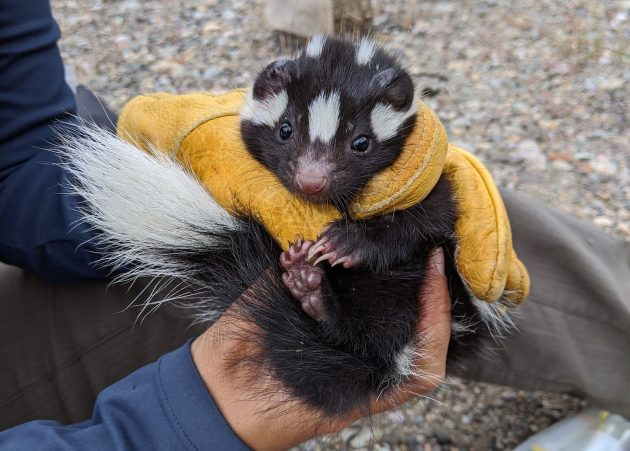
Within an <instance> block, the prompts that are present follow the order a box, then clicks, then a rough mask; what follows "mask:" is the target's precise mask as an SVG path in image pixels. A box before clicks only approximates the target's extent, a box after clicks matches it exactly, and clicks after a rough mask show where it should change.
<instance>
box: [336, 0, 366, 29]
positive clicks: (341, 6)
mask: <svg viewBox="0 0 630 451" xmlns="http://www.w3.org/2000/svg"><path fill="white" fill-rule="evenodd" d="M333 17H334V24H335V33H336V34H339V35H344V36H354V37H360V36H365V35H366V34H369V33H370V30H371V27H372V19H373V18H374V10H373V9H372V3H371V1H370V0H333Z"/></svg>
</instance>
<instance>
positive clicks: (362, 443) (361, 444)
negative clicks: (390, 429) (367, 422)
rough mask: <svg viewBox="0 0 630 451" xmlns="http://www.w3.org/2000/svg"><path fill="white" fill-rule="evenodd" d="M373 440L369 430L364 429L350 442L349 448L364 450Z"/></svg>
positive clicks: (367, 428)
mask: <svg viewBox="0 0 630 451" xmlns="http://www.w3.org/2000/svg"><path fill="white" fill-rule="evenodd" d="M374 439H375V437H374V434H372V431H371V430H370V428H369V427H365V428H363V429H361V430H360V431H359V433H358V434H357V435H355V436H354V437H353V438H352V440H350V446H352V447H353V448H366V447H367V446H368V445H369V444H370V442H372V441H373V440H374Z"/></svg>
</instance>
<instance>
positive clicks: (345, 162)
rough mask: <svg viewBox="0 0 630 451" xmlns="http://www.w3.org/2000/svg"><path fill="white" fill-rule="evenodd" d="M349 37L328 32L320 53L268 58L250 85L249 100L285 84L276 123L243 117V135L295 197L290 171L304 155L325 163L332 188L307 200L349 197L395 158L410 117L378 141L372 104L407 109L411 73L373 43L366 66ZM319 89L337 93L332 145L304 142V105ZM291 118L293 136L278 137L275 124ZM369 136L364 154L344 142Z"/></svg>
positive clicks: (347, 199)
mask: <svg viewBox="0 0 630 451" xmlns="http://www.w3.org/2000/svg"><path fill="white" fill-rule="evenodd" d="M355 53H356V47H355V45H354V44H353V43H351V42H347V41H343V40H339V39H333V38H328V39H327V40H326V44H325V46H324V49H323V51H322V55H321V57H320V58H317V59H314V58H310V57H308V56H307V55H306V53H303V54H302V55H301V56H300V57H299V58H297V59H295V60H291V61H286V60H280V61H276V62H273V63H271V64H270V65H269V66H267V67H266V68H265V69H264V70H263V71H262V72H261V74H260V75H259V76H258V78H257V80H256V82H255V84H254V89H253V96H254V98H255V99H258V100H263V99H265V98H266V97H267V96H269V95H272V94H276V93H278V92H279V91H281V90H283V89H284V90H286V92H287V94H288V97H289V105H288V107H287V109H286V110H285V112H284V114H283V116H282V118H281V119H280V120H279V121H278V123H277V124H276V127H268V126H267V125H256V124H254V123H252V122H250V121H243V122H242V124H241V131H242V136H243V139H244V141H245V143H246V145H247V147H248V149H249V150H250V152H251V153H252V155H253V156H254V157H256V158H257V159H258V160H259V161H260V162H261V163H263V164H264V165H265V166H267V167H268V168H269V169H270V170H271V171H273V172H274V173H275V174H277V175H278V178H279V179H280V180H281V181H282V183H283V184H284V185H285V186H287V188H289V189H290V190H292V191H294V192H296V194H298V195H303V193H302V192H300V191H299V190H298V189H296V186H295V181H294V175H295V172H296V168H297V165H298V159H299V158H300V157H301V156H304V155H305V153H309V154H310V155H311V156H312V157H313V158H314V159H321V160H323V161H324V162H325V163H326V164H329V165H330V167H331V171H330V174H329V176H330V178H331V189H330V192H329V193H328V196H327V197H326V198H320V197H319V196H311V197H310V198H309V200H312V201H314V202H317V201H320V202H321V201H331V202H333V203H334V204H335V205H338V206H339V207H340V208H342V207H343V205H345V204H347V203H348V202H350V201H351V199H352V198H353V197H354V196H355V195H356V194H357V193H358V191H359V190H360V189H361V188H362V187H363V186H364V185H365V184H366V183H367V182H368V181H369V180H370V179H371V178H372V176H373V175H374V174H376V173H377V172H379V171H380V170H382V169H384V168H386V167H388V166H389V165H391V164H392V163H393V161H394V160H395V159H396V157H397V156H398V153H399V152H400V149H401V147H402V144H403V143H404V141H405V138H406V137H407V136H408V134H409V133H410V132H411V129H412V126H413V124H414V120H415V116H414V117H412V118H409V120H408V121H406V122H405V124H403V126H402V127H401V129H400V131H399V133H397V134H396V136H394V137H393V138H391V139H389V140H387V141H385V142H379V141H378V140H377V139H375V138H374V133H373V130H372V128H371V125H370V113H371V111H372V107H373V105H375V104H376V103H378V102H382V103H385V104H388V105H392V106H393V107H394V108H395V109H397V110H406V109H408V108H409V106H410V105H411V102H412V100H413V95H414V90H413V83H412V81H411V78H410V77H409V75H408V74H407V72H406V71H405V70H403V68H402V67H401V66H400V64H398V63H397V62H396V60H395V59H393V58H392V57H390V56H389V55H387V54H386V53H385V52H383V51H382V50H380V49H378V50H377V51H376V53H375V55H374V57H373V59H372V62H371V64H369V65H362V66H359V65H357V64H356V63H355ZM321 92H326V93H331V92H339V94H340V96H341V110H340V113H341V114H340V116H341V117H340V120H339V124H340V126H339V128H338V129H337V133H336V135H335V137H334V138H333V140H332V145H326V144H323V143H321V142H319V141H316V142H315V143H312V142H310V140H309V135H308V128H309V124H308V117H307V111H308V107H309V104H310V103H311V102H312V101H313V99H315V98H316V97H317V96H318V95H319V94H320V93H321ZM284 122H288V123H290V124H291V126H292V128H293V131H294V134H293V137H292V139H290V140H283V139H281V138H280V137H279V134H278V129H279V127H280V126H281V125H282V124H283V123H284ZM360 135H369V136H372V137H373V139H371V142H370V148H369V149H368V151H367V152H365V153H357V152H353V151H352V150H351V148H350V146H351V143H352V141H353V139H354V138H356V137H357V136H360Z"/></svg>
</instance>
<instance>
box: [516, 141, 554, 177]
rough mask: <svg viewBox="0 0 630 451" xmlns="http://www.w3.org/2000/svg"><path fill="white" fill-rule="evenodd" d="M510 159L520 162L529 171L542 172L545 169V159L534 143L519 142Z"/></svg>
mask: <svg viewBox="0 0 630 451" xmlns="http://www.w3.org/2000/svg"><path fill="white" fill-rule="evenodd" d="M512 157H513V158H516V159H519V160H522V161H523V162H524V163H525V165H526V166H527V167H528V168H529V169H533V170H537V171H542V170H544V169H545V168H546V167H547V157H546V156H545V154H544V153H543V151H542V150H540V146H539V145H538V143H537V142H536V141H532V140H525V141H523V142H521V143H520V144H519V145H518V147H517V148H516V152H514V153H513V154H512Z"/></svg>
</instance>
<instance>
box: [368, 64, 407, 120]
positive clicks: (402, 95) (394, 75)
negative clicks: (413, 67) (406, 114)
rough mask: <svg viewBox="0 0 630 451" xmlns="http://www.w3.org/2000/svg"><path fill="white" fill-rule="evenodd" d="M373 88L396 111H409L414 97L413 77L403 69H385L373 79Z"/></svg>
mask: <svg viewBox="0 0 630 451" xmlns="http://www.w3.org/2000/svg"><path fill="white" fill-rule="evenodd" d="M370 84H371V86H372V88H374V89H375V90H376V91H377V92H380V96H381V97H382V99H383V101H384V102H385V103H388V104H390V105H391V106H392V107H394V109H396V110H399V111H404V110H407V109H409V107H410V106H411V102H412V101H413V96H414V87H413V82H412V81H411V77H410V76H409V75H407V73H406V72H405V71H403V70H401V69H394V68H390V69H385V70H382V71H381V72H379V73H378V74H376V75H374V77H372V81H371V82H370Z"/></svg>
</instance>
